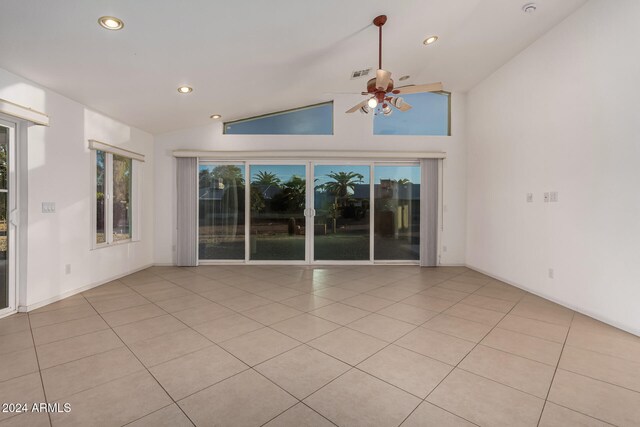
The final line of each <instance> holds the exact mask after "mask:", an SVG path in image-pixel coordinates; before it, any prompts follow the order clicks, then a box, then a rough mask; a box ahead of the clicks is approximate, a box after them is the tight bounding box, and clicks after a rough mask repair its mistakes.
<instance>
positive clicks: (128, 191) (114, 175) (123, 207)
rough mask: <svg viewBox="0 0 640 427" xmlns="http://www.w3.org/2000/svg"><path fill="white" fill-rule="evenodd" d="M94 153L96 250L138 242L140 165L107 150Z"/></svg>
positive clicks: (94, 244) (94, 243) (97, 150)
mask: <svg viewBox="0 0 640 427" xmlns="http://www.w3.org/2000/svg"><path fill="white" fill-rule="evenodd" d="M122 151H124V150H122ZM94 153H95V154H94V155H93V159H94V160H93V176H94V184H95V187H94V188H95V201H94V207H95V212H94V215H93V225H94V227H93V228H94V239H93V247H101V246H106V245H109V244H112V243H121V242H129V241H132V240H138V239H137V238H136V234H139V233H137V230H136V228H135V226H134V218H135V215H134V214H135V202H136V197H135V191H134V190H135V185H134V183H136V182H137V180H136V169H137V166H136V164H137V163H138V162H134V161H133V159H131V158H130V157H126V156H124V155H120V154H114V153H110V152H107V151H105V150H99V149H96V150H94Z"/></svg>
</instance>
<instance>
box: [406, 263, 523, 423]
mask: <svg viewBox="0 0 640 427" xmlns="http://www.w3.org/2000/svg"><path fill="white" fill-rule="evenodd" d="M461 274H463V273H461ZM459 275H460V274H458V275H456V276H453V277H457V276H459ZM485 286H486V285H485ZM483 287H484V286H483ZM479 289H482V288H479ZM479 289H476V291H475V292H477V291H478V290H479ZM475 292H473V293H475ZM473 293H472V294H473ZM514 307H515V305H514ZM511 309H512V310H513V307H512V308H511ZM507 314H508V313H505V316H506V315H507ZM434 317H435V316H434ZM503 318H504V316H503ZM427 322H428V321H427ZM425 323H426V322H425ZM498 323H499V322H498ZM423 324H424V323H423ZM496 325H497V324H496ZM419 327H421V326H419ZM493 329H495V326H494V327H493V328H491V329H490V330H489V331H488V332H487V333H486V334H485V335H484V336H483V337H482V338H481V339H480V340H479V341H478V342H477V343H476V344H475V345H474V346H473V348H471V350H469V351H468V352H467V353H466V354H465V356H464V357H463V358H462V359H460V361H459V362H458V363H456V365H454V366H453V369H451V370H450V371H449V373H448V374H447V375H445V376H444V378H442V379H441V380H440V381H439V382H438V384H436V386H435V387H433V388H432V389H431V391H430V392H429V393H427V395H426V396H425V397H424V398H423V399H422V403H425V402H426V403H429V404H431V405H434V406H437V407H438V408H440V409H442V410H444V411H446V412H448V413H450V414H452V415H455V416H456V417H459V418H462V419H463V420H465V421H469V422H470V423H472V424H474V425H477V424H476V423H474V422H472V421H470V420H468V419H466V418H465V417H463V416H461V415H458V414H455V413H453V412H451V411H449V410H447V409H445V408H441V407H440V406H438V405H435V404H434V403H431V402H428V401H427V399H428V398H429V396H430V395H431V393H433V392H434V391H435V390H436V389H437V388H438V387H440V384H442V383H443V382H444V381H445V380H446V379H447V377H449V375H451V373H452V372H453V371H455V370H456V368H457V367H458V365H459V364H460V363H462V361H463V360H464V359H465V358H466V357H467V356H468V355H469V353H471V352H472V351H473V350H474V349H475V348H476V347H477V346H478V345H479V344H480V341H482V340H483V339H484V337H486V336H487V335H489V334H490V333H491V331H492V330H493ZM396 341H397V340H396ZM403 348H404V347H403ZM449 366H451V365H449ZM422 403H420V404H419V405H418V406H416V407H415V408H414V409H413V411H411V412H410V413H409V414H408V415H407V416H406V417H405V418H404V419H403V420H402V422H401V423H400V425H402V424H403V423H404V422H405V421H407V419H408V418H409V417H410V416H411V415H412V414H413V413H414V412H415V411H416V409H417V408H419V407H420V405H422Z"/></svg>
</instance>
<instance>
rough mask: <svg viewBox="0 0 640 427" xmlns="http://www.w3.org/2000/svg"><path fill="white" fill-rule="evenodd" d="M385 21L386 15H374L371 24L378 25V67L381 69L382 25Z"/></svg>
mask: <svg viewBox="0 0 640 427" xmlns="http://www.w3.org/2000/svg"><path fill="white" fill-rule="evenodd" d="M386 22H387V15H380V16H376V17H375V18H374V20H373V25H375V26H376V27H378V69H379V70H382V26H383V25H384V24H385V23H386Z"/></svg>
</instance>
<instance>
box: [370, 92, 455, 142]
mask: <svg viewBox="0 0 640 427" xmlns="http://www.w3.org/2000/svg"><path fill="white" fill-rule="evenodd" d="M449 97H450V95H449V94H448V93H434V92H428V93H414V94H410V95H403V96H402V98H403V99H404V101H405V102H406V103H407V104H409V105H411V106H412V107H413V108H411V109H410V110H407V111H398V110H395V109H394V111H393V113H392V114H391V115H390V116H385V115H382V114H377V115H375V116H374V117H373V134H374V135H444V136H446V135H449Z"/></svg>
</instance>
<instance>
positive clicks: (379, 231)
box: [373, 165, 420, 260]
mask: <svg viewBox="0 0 640 427" xmlns="http://www.w3.org/2000/svg"><path fill="white" fill-rule="evenodd" d="M374 175H375V180H374V182H375V185H374V194H375V203H374V209H375V215H374V219H375V225H374V235H375V240H374V250H373V253H374V259H376V260H418V259H420V166H418V165H415V166H376V167H375V168H374Z"/></svg>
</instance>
